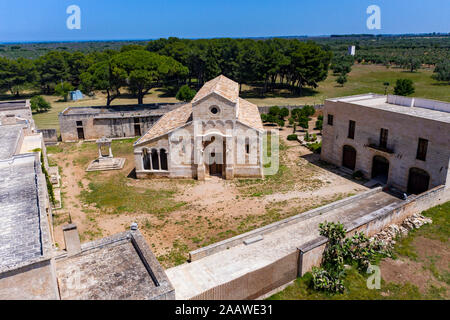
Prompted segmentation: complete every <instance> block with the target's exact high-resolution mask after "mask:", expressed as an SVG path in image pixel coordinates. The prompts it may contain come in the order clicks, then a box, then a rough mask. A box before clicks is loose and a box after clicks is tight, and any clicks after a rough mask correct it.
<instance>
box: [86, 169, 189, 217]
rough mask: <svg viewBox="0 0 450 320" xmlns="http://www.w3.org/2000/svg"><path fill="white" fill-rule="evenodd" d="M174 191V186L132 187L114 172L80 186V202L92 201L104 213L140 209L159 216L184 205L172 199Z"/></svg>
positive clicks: (134, 211) (90, 202)
mask: <svg viewBox="0 0 450 320" xmlns="http://www.w3.org/2000/svg"><path fill="white" fill-rule="evenodd" d="M175 192H176V190H175V189H174V190H162V189H157V190H152V189H144V188H138V187H131V186H129V185H128V184H127V179H126V178H125V177H122V176H113V177H110V178H108V179H106V180H100V181H98V180H96V181H92V182H90V183H89V190H83V191H82V192H81V194H80V196H81V199H82V201H83V202H85V203H87V204H92V205H95V206H96V207H97V208H99V209H102V210H104V211H105V212H107V213H115V214H120V213H124V212H132V213H137V212H143V213H150V214H156V215H158V216H160V215H161V214H164V213H168V212H172V211H174V210H176V209H178V208H180V207H181V206H183V205H185V203H184V202H176V201H174V200H173V196H174V194H175Z"/></svg>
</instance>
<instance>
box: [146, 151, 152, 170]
mask: <svg viewBox="0 0 450 320" xmlns="http://www.w3.org/2000/svg"><path fill="white" fill-rule="evenodd" d="M149 151H150V153H148V152H149ZM147 154H148V155H149V161H150V170H153V152H152V150H149V149H147Z"/></svg>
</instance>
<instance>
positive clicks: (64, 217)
mask: <svg viewBox="0 0 450 320" xmlns="http://www.w3.org/2000/svg"><path fill="white" fill-rule="evenodd" d="M290 133H292V129H290V128H284V129H283V130H280V140H281V146H280V169H279V171H278V173H277V174H275V175H274V176H268V177H266V178H265V179H264V180H260V179H235V180H232V181H230V180H228V181H226V180H222V179H220V178H217V177H212V178H210V179H208V180H206V181H203V182H201V181H196V180H170V179H154V180H137V179H135V178H134V177H133V169H134V159H133V148H132V143H133V140H118V141H114V142H113V145H112V150H113V153H114V156H115V157H122V158H126V162H125V167H124V168H123V169H122V170H120V171H106V172H86V171H85V169H86V167H87V165H88V164H89V162H90V161H92V160H94V159H95V158H96V157H97V154H98V152H97V146H96V144H95V143H90V142H84V143H60V144H59V145H58V146H54V147H49V148H48V154H49V162H50V164H51V165H58V166H59V169H60V173H61V177H62V189H61V194H62V203H63V208H62V209H60V210H55V211H54V230H55V238H56V242H57V244H58V246H59V247H60V248H64V240H63V236H62V226H63V225H64V224H66V223H68V222H70V221H71V222H73V223H75V224H77V226H78V229H79V232H80V236H81V240H82V241H83V242H86V241H90V240H94V239H98V238H101V237H105V236H108V235H112V234H114V233H117V232H122V231H125V230H127V229H128V228H129V227H130V225H131V223H132V222H137V223H138V224H139V229H140V230H141V232H142V234H143V235H144V236H145V238H146V240H147V242H148V244H149V246H150V247H151V249H152V251H153V252H154V253H155V254H156V256H157V257H158V259H159V260H160V261H161V263H162V264H163V265H164V266H165V267H171V266H174V265H178V264H181V263H184V262H185V261H186V260H187V258H188V252H189V251H191V250H194V249H196V248H199V247H203V246H206V245H208V244H211V243H214V242H217V241H220V240H223V239H226V238H229V237H232V236H234V235H237V234H240V233H243V232H246V231H249V230H252V229H254V228H258V227H261V226H263V225H267V224H269V223H272V222H275V221H277V220H280V219H283V218H286V217H289V216H292V215H295V214H299V213H301V212H304V211H307V210H310V209H312V208H315V207H318V206H321V205H325V204H327V203H330V202H334V201H337V200H339V199H342V198H345V197H348V196H351V195H355V194H358V193H361V192H363V191H365V190H366V189H367V188H365V187H364V186H362V184H361V182H359V181H356V180H353V179H352V178H351V177H349V176H345V175H343V174H342V173H340V172H339V171H338V170H337V169H336V168H334V167H332V166H327V165H326V164H323V163H321V162H320V161H319V156H318V155H316V154H312V153H311V151H309V150H308V149H307V148H305V147H303V146H301V145H300V144H299V143H298V142H297V141H287V139H286V137H287V135H288V134H290Z"/></svg>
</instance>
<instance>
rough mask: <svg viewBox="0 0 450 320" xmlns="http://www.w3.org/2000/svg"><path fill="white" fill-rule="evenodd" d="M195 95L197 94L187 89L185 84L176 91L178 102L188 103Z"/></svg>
mask: <svg viewBox="0 0 450 320" xmlns="http://www.w3.org/2000/svg"><path fill="white" fill-rule="evenodd" d="M196 93H197V92H196V91H195V90H194V89H191V88H189V86H188V85H187V84H185V85H184V86H182V87H181V88H180V89H179V90H178V92H177V95H176V98H177V100H180V101H184V102H190V101H191V100H192V99H194V97H195V95H196Z"/></svg>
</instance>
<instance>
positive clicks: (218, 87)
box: [192, 75, 239, 103]
mask: <svg viewBox="0 0 450 320" xmlns="http://www.w3.org/2000/svg"><path fill="white" fill-rule="evenodd" d="M213 92H214V93H217V94H218V95H220V96H221V97H224V98H225V99H227V100H230V101H231V102H233V103H236V102H237V101H238V99H239V84H238V83H237V82H235V81H233V80H231V79H228V78H227V77H225V76H223V75H220V76H218V77H216V78H214V79H212V80H210V81H208V82H206V83H205V84H204V85H203V87H202V88H201V89H200V90H199V91H198V92H197V94H196V95H195V97H194V99H192V102H193V103H194V102H196V101H199V100H201V99H203V98H204V97H206V96H207V95H209V94H211V93H213Z"/></svg>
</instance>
